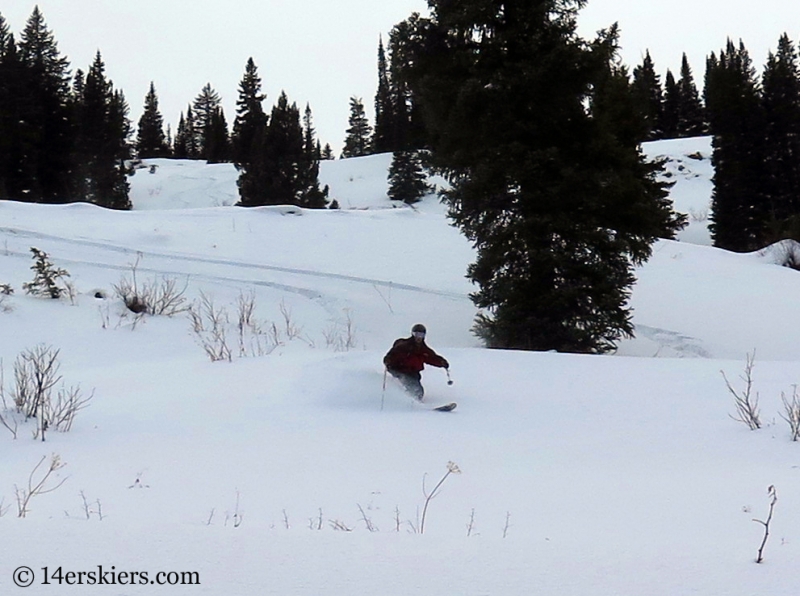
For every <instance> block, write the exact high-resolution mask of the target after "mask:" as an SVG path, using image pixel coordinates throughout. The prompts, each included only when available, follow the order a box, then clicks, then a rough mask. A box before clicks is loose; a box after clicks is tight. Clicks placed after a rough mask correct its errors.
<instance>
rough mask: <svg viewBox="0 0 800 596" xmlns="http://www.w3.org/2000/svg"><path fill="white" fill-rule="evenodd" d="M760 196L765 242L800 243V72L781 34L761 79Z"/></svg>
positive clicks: (790, 47)
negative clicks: (765, 208)
mask: <svg viewBox="0 0 800 596" xmlns="http://www.w3.org/2000/svg"><path fill="white" fill-rule="evenodd" d="M762 89H763V91H762V106H763V110H764V174H765V181H764V195H765V200H766V201H767V205H768V209H769V215H768V217H769V221H768V226H769V229H768V233H767V238H766V239H765V240H766V241H767V242H775V241H778V240H782V239H783V238H793V239H794V240H800V71H799V69H798V57H797V51H796V50H795V47H794V44H793V43H792V42H791V41H790V40H789V36H788V35H786V34H785V33H784V34H783V35H782V36H781V37H780V39H779V41H778V51H777V53H776V54H773V53H772V52H770V54H769V57H768V58H767V64H766V67H765V69H764V74H763V77H762Z"/></svg>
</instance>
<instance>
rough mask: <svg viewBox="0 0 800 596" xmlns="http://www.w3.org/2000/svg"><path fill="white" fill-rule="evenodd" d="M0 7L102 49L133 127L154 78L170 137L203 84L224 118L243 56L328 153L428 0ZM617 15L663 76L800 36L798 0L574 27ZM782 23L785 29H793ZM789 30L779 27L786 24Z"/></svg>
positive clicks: (633, 50)
mask: <svg viewBox="0 0 800 596" xmlns="http://www.w3.org/2000/svg"><path fill="white" fill-rule="evenodd" d="M3 4H4V5H3V6H2V7H0V14H2V15H3V16H4V17H5V19H6V21H7V22H8V24H9V26H10V28H11V30H12V32H14V33H15V35H17V37H18V36H19V34H20V33H21V31H22V30H23V28H24V26H25V22H26V21H27V19H28V17H29V16H30V14H31V12H32V11H33V7H34V6H35V5H37V4H38V5H39V8H40V10H41V11H42V13H43V14H44V18H45V21H46V22H47V25H48V27H49V28H50V29H51V31H53V33H54V35H55V38H56V40H57V42H58V46H59V49H60V51H61V53H62V55H64V56H66V57H67V58H68V59H69V61H70V64H71V65H72V68H73V70H74V69H77V68H81V69H83V70H84V71H86V70H87V69H88V67H89V65H90V64H91V62H92V61H93V59H94V55H95V53H96V52H97V50H100V52H101V53H102V56H103V60H104V62H105V64H106V72H107V75H108V77H109V78H110V79H111V80H112V81H113V82H114V84H115V87H116V88H117V89H122V90H123V91H124V92H125V96H126V98H127V100H128V103H129V104H130V107H131V119H132V120H133V122H134V125H135V124H136V123H137V121H138V119H139V116H140V115H141V111H142V105H143V103H144V97H145V95H146V93H147V90H148V88H149V85H150V81H151V80H152V81H153V82H154V83H155V86H156V92H157V94H158V97H159V107H160V110H161V113H162V115H163V116H164V119H165V122H166V123H169V124H171V126H172V130H173V133H174V131H175V127H176V125H177V121H178V118H179V115H180V113H181V111H185V110H186V106H187V105H188V104H189V103H190V102H191V101H192V100H193V99H194V98H195V97H196V96H197V94H198V93H199V92H200V90H201V89H202V87H203V86H204V85H205V84H206V83H211V85H212V87H214V89H216V91H217V92H218V93H219V94H220V95H221V96H222V99H223V107H224V108H225V114H226V117H227V119H228V123H229V124H232V123H233V118H234V116H235V101H236V97H237V94H238V84H239V81H240V80H241V78H242V74H243V73H244V67H245V64H246V62H247V58H248V57H251V56H252V58H253V59H254V60H255V62H256V65H257V66H258V68H259V73H260V75H261V78H262V81H263V88H264V91H265V92H266V93H267V96H268V97H267V102H266V103H267V105H266V108H267V109H270V107H271V106H272V104H274V102H275V101H276V99H277V96H278V94H279V93H280V91H281V90H285V91H286V93H287V95H288V96H289V99H290V100H292V101H295V102H297V104H298V105H299V106H300V107H301V109H302V108H303V107H304V106H305V104H306V102H308V103H310V105H311V109H312V111H313V113H314V119H315V124H316V127H317V131H318V133H319V137H320V140H321V141H322V143H323V144H325V143H330V144H331V145H332V146H333V147H334V149H335V150H336V151H338V150H339V149H340V147H341V144H342V141H343V139H344V131H345V129H346V128H347V117H348V114H349V105H348V104H349V98H350V97H351V96H353V95H355V96H358V97H362V98H363V99H364V103H365V105H366V107H367V109H368V114H369V115H370V117H371V116H372V107H371V106H372V103H373V99H374V95H375V87H376V69H377V66H376V63H377V55H376V53H377V45H378V36H379V35H381V34H383V36H384V39H386V36H387V35H388V32H389V30H390V29H391V28H392V26H393V25H394V24H396V23H397V22H399V21H401V20H403V19H405V18H406V17H407V16H408V15H410V14H411V13H412V12H413V11H419V12H423V13H426V12H427V2H426V0H227V1H226V2H218V1H212V0H129V1H125V0H37V1H33V0H11V2H5V3H3ZM615 21H616V22H619V24H620V27H621V31H622V37H621V44H622V58H623V61H624V62H625V63H627V64H629V65H631V66H635V65H636V64H638V63H639V62H640V61H641V57H642V55H643V53H644V51H645V49H649V50H650V54H651V56H652V58H653V60H654V61H655V65H656V68H657V70H658V72H659V73H660V74H661V75H662V81H663V75H664V73H665V72H666V69H667V68H670V69H672V70H673V72H675V73H676V74H677V71H678V70H679V67H680V59H681V54H682V53H683V52H686V54H687V56H688V58H689V61H690V64H691V66H692V69H693V71H694V74H695V79H696V81H697V83H698V85H699V86H700V85H702V77H703V71H704V68H705V57H706V56H707V55H708V54H709V53H710V52H712V51H718V50H719V49H720V48H721V47H723V46H724V44H725V40H726V38H727V37H728V36H730V37H732V38H734V39H737V40H738V39H739V38H742V39H743V40H744V42H745V45H746V46H747V47H748V49H749V50H750V52H751V55H752V57H753V60H754V62H755V64H756V66H758V67H759V68H760V67H761V65H763V63H764V61H765V59H766V55H767V51H768V50H770V49H774V48H775V47H776V45H777V40H778V37H779V36H780V34H781V33H783V32H784V31H785V32H787V33H788V34H789V36H790V38H791V39H792V40H793V41H796V40H797V38H798V36H799V35H800V0H760V1H759V2H753V1H752V0H749V1H745V0H726V1H724V2H723V1H717V0H672V1H670V2H657V1H656V0H589V3H588V5H587V7H586V8H585V9H584V10H583V11H582V13H581V16H580V33H581V34H582V35H583V36H584V37H591V36H593V35H594V32H595V31H596V30H598V29H600V28H603V27H606V26H608V25H609V24H611V23H613V22H615ZM791 27H794V29H792V28H791ZM787 28H788V30H787Z"/></svg>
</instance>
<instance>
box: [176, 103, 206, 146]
mask: <svg viewBox="0 0 800 596" xmlns="http://www.w3.org/2000/svg"><path fill="white" fill-rule="evenodd" d="M181 123H182V124H183V126H181ZM178 137H180V139H179V138H178ZM175 145H176V150H175V152H176V155H175V157H181V158H183V159H199V158H200V147H199V145H198V135H197V127H196V126H195V121H194V112H193V111H192V106H191V105H188V106H187V107H186V117H185V118H184V117H183V112H181V120H180V121H179V122H178V131H177V133H176V137H175ZM178 146H179V147H180V149H181V151H180V155H178V149H177V148H178Z"/></svg>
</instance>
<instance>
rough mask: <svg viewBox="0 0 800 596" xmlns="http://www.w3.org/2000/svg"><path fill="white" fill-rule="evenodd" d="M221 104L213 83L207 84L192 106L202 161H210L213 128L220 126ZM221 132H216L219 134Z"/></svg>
mask: <svg viewBox="0 0 800 596" xmlns="http://www.w3.org/2000/svg"><path fill="white" fill-rule="evenodd" d="M221 103H222V99H221V98H220V96H219V93H217V92H216V91H215V90H214V88H213V87H212V86H211V83H206V84H205V85H204V86H203V88H202V89H201V90H200V93H199V94H198V96H197V97H195V99H194V103H193V104H192V113H193V115H194V131H195V136H196V145H197V156H198V157H199V158H200V159H206V160H207V159H208V155H209V148H210V146H211V145H212V142H211V138H210V137H211V135H212V134H213V132H212V128H213V126H214V125H215V124H216V126H219V125H220V120H219V113H218V110H219V108H220V105H221ZM215 116H216V117H217V121H216V123H215V122H214V118H215ZM219 132H220V131H219V130H217V131H216V133H217V134H219Z"/></svg>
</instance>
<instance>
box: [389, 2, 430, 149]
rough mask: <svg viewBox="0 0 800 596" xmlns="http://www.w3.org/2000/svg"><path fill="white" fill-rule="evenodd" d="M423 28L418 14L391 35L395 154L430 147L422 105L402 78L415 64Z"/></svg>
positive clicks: (395, 28)
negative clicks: (419, 35)
mask: <svg viewBox="0 0 800 596" xmlns="http://www.w3.org/2000/svg"><path fill="white" fill-rule="evenodd" d="M420 25H421V20H420V17H419V15H418V14H416V13H415V14H412V15H411V17H409V18H408V19H407V20H405V21H403V22H402V23H398V24H397V25H395V26H394V27H393V28H392V31H391V33H390V34H389V48H390V56H391V59H390V65H389V76H390V81H391V92H390V95H391V104H392V110H393V113H392V121H393V127H394V139H393V143H392V147H391V148H392V151H400V150H408V149H420V148H422V147H425V146H427V135H426V131H425V123H424V121H423V117H422V111H421V107H420V102H419V101H417V100H416V98H415V93H414V90H413V89H412V88H411V87H410V86H409V84H408V81H406V80H405V79H404V77H403V76H402V74H401V73H402V71H403V70H404V69H406V68H407V65H408V64H409V61H410V60H413V59H414V58H413V56H412V54H413V52H414V47H415V39H414V38H415V36H416V31H417V30H418V29H419V27H420Z"/></svg>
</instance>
